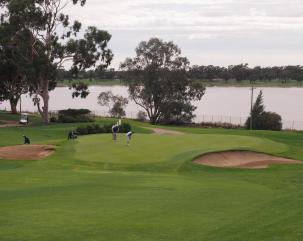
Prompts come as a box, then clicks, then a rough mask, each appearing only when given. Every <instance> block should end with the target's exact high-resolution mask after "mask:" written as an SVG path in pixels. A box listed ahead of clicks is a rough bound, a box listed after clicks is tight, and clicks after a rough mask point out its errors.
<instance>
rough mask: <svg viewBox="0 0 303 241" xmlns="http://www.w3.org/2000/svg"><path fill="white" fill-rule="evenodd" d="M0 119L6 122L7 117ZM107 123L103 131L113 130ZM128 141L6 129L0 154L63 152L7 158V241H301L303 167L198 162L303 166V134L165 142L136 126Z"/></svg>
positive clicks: (192, 134) (212, 135) (204, 132)
mask: <svg viewBox="0 0 303 241" xmlns="http://www.w3.org/2000/svg"><path fill="white" fill-rule="evenodd" d="M0 119H1V118H0ZM108 121H110V120H108V119H100V120H98V122H99V123H104V122H108ZM131 124H132V126H133V127H134V129H135V134H134V136H133V140H132V143H131V145H130V146H127V145H126V143H125V136H124V135H122V134H121V135H119V138H118V141H117V142H113V141H112V140H111V136H110V135H92V136H84V137H80V138H79V139H77V140H76V141H70V142H69V141H67V140H66V134H67V132H68V131H69V130H70V129H71V128H74V127H75V126H76V125H77V124H52V125H47V126H44V125H38V124H37V125H34V126H29V127H20V128H19V127H18V128H16V127H11V128H4V129H0V146H6V145H16V144H20V143H21V141H22V139H21V138H20V136H21V135H22V134H23V133H26V134H27V135H28V136H30V137H31V138H32V140H33V142H34V143H48V144H55V145H57V151H56V153H55V154H54V155H52V156H50V157H48V158H46V159H43V160H40V161H30V160H29V161H9V160H0V197H1V198H0V212H1V215H0V225H1V229H0V237H1V239H2V240H6V241H13V240H14V241H15V240H16V241H17V240H23V241H53V240H56V241H66V240H73V241H77V240H79V241H93V240H94V241H108V240H115V241H143V240H145V241H159V240H165V241H170V240H171V241H201V240H212V241H243V240H251V241H256V240H258V241H273V240H279V241H289V240H292V241H301V240H303V231H302V225H303V221H302V220H303V219H302V215H303V207H302V201H303V189H302V185H303V165H283V166H272V167H270V168H268V169H263V170H240V169H220V168H211V167H206V166H199V165H196V164H193V163H192V162H191V160H192V159H193V158H194V157H196V156H197V155H200V154H203V153H207V152H210V151H216V150H229V149H246V150H255V151H262V152H266V153H270V154H275V155H281V156H288V157H292V158H296V159H299V160H303V151H302V146H303V134H302V133H291V132H266V131H253V132H250V131H245V130H218V129H199V128H197V129H190V128H173V129H175V130H178V131H181V132H184V133H185V135H180V136H165V135H164V136H157V135H152V134H150V131H148V130H146V129H144V128H142V126H141V123H139V122H132V123H131Z"/></svg>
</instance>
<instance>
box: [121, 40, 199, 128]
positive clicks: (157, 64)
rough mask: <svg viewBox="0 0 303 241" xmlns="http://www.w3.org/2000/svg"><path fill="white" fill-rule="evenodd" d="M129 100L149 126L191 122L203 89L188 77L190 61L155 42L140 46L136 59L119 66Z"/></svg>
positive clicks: (172, 47) (169, 44)
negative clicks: (194, 101)
mask: <svg viewBox="0 0 303 241" xmlns="http://www.w3.org/2000/svg"><path fill="white" fill-rule="evenodd" d="M120 68H121V70H122V71H123V76H122V77H123V79H124V80H125V82H126V84H127V85H128V88H129V94H130V97H131V99H132V100H133V101H134V102H135V103H136V104H137V105H139V106H141V107H142V108H143V109H144V110H145V111H146V112H147V114H148V117H149V119H150V121H151V123H153V124H156V123H158V122H159V121H178V122H179V121H190V120H191V119H192V117H193V116H194V115H193V111H194V110H195V107H194V106H192V104H191V102H192V101H193V100H200V99H201V98H202V96H203V95H204V92H205V88H204V87H203V86H202V85H201V84H200V83H196V82H193V81H192V80H191V79H190V78H188V76H187V70H188V69H189V61H188V59H187V58H186V57H183V56H182V55H181V49H180V48H179V47H178V46H177V45H175V44H174V43H173V42H164V41H163V40H161V39H158V38H152V39H150V40H149V41H143V42H141V43H140V44H139V45H138V47H137V48H136V57H134V58H127V59H126V60H125V61H124V62H123V63H122V64H121V66H120Z"/></svg>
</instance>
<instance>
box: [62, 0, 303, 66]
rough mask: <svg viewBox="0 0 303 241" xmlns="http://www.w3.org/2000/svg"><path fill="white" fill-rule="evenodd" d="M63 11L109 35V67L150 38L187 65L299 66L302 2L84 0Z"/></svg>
mask: <svg viewBox="0 0 303 241" xmlns="http://www.w3.org/2000/svg"><path fill="white" fill-rule="evenodd" d="M68 12H69V13H70V14H71V18H72V19H78V20H80V21H81V22H82V24H83V25H84V26H89V25H94V26H97V27H98V28H101V29H104V30H107V31H109V32H110V33H111V34H112V36H113V37H112V40H111V43H110V47H111V49H112V50H113V52H114V54H115V58H114V61H113V67H118V66H119V63H120V62H121V61H123V60H124V59H125V58H126V57H133V56H134V55H135V52H134V49H135V47H136V46H137V45H138V43H139V42H140V41H142V40H148V39H149V38H151V37H159V38H162V39H164V40H166V41H169V40H173V41H174V43H175V44H177V45H179V47H180V48H181V49H182V53H183V55H185V56H186V57H188V58H189V60H190V62H191V64H199V65H202V64H203V65H208V64H213V65H223V66H227V65H230V64H238V63H249V64H250V65H251V66H255V65H262V66H273V65H297V64H300V65H302V64H303V0H129V1H126V0H87V4H86V6H85V7H83V8H81V7H74V6H70V7H69V8H68Z"/></svg>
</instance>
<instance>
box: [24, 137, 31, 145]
mask: <svg viewBox="0 0 303 241" xmlns="http://www.w3.org/2000/svg"><path fill="white" fill-rule="evenodd" d="M23 138H24V145H29V144H31V141H30V139H29V138H28V137H27V136H23Z"/></svg>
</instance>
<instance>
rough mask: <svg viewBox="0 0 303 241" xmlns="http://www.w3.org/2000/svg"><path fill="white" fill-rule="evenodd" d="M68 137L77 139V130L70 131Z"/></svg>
mask: <svg viewBox="0 0 303 241" xmlns="http://www.w3.org/2000/svg"><path fill="white" fill-rule="evenodd" d="M67 139H68V140H74V139H77V134H76V133H75V131H70V132H69V133H68V136H67Z"/></svg>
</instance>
